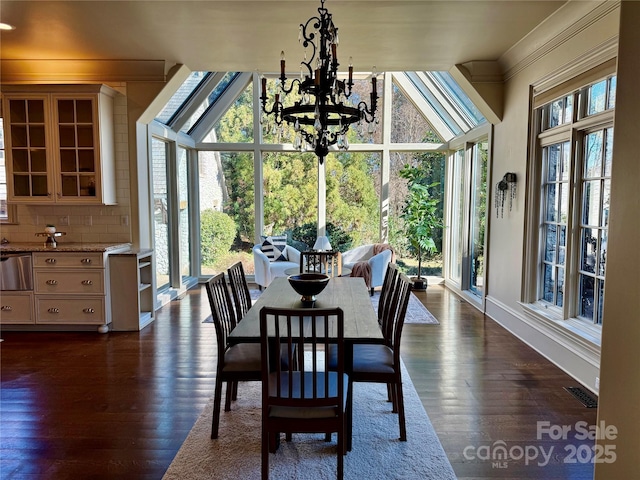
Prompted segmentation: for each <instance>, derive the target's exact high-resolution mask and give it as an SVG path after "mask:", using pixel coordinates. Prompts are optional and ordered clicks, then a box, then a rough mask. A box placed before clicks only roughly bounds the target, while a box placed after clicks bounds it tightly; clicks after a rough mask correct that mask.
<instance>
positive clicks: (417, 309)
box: [205, 289, 440, 325]
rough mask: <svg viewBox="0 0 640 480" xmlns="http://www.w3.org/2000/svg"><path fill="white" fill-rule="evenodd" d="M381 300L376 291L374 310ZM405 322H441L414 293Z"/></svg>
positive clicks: (253, 294)
mask: <svg viewBox="0 0 640 480" xmlns="http://www.w3.org/2000/svg"><path fill="white" fill-rule="evenodd" d="M249 293H250V294H251V299H252V300H253V301H254V302H255V301H256V299H257V298H258V297H259V296H260V293H262V292H260V290H255V289H254V290H250V291H249ZM379 300H380V291H376V292H374V294H373V295H372V297H371V303H372V305H373V308H374V310H376V311H378V301H379ZM205 321H207V322H211V317H208V318H207V320H205ZM404 322H405V323H424V324H430V325H439V324H440V322H438V320H436V317H434V316H433V315H432V314H431V312H430V311H429V310H427V307H425V306H424V305H423V304H422V302H421V301H420V300H419V299H418V297H416V296H415V295H414V294H413V293H412V294H411V296H410V297H409V305H407V314H406V316H405V318H404Z"/></svg>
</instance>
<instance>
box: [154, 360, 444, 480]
mask: <svg viewBox="0 0 640 480" xmlns="http://www.w3.org/2000/svg"><path fill="white" fill-rule="evenodd" d="M402 368H403V381H404V387H403V388H404V397H405V411H406V425H407V441H406V442H401V441H399V440H398V437H399V430H398V416H397V415H396V414H394V413H391V404H390V403H389V402H387V389H386V385H378V384H367V383H356V384H354V398H353V409H354V412H353V449H352V450H351V451H350V452H349V453H348V454H347V455H346V456H345V458H344V468H345V475H344V478H345V479H353V480H356V479H363V478H364V479H367V480H376V479H380V480H383V479H384V480H389V479H403V480H407V479H415V480H430V479H432V480H447V479H455V478H456V476H455V474H454V472H453V469H452V467H451V464H450V463H449V461H448V459H447V457H446V455H445V453H444V450H443V448H442V445H441V444H440V441H439V440H438V436H437V435H436V433H435V431H434V430H433V426H432V425H431V422H430V421H429V417H428V416H427V414H426V412H425V410H424V408H423V407H422V403H421V402H420V399H419V398H418V394H417V393H416V390H415V388H414V386H413V384H412V382H411V379H410V378H409V375H408V373H407V371H406V369H405V367H404V365H403V367H402ZM223 397H224V395H223ZM211 402H212V401H211V400H210V401H209V404H208V405H207V406H206V407H205V409H204V411H203V412H202V414H201V415H200V418H198V420H197V421H196V423H195V425H194V427H193V429H192V430H191V432H190V433H189V435H188V436H187V439H186V440H185V441H184V443H183V444H182V447H181V448H180V450H179V451H178V453H177V455H176V457H175V458H174V460H173V462H172V463H171V465H170V466H169V469H168V470H167V472H166V474H165V475H164V477H163V478H164V479H165V480H197V479H198V480H199V479H216V480H224V479H229V480H237V479H242V480H250V479H259V478H260V467H261V460H260V448H261V446H260V436H261V415H262V414H261V407H260V402H261V400H260V383H259V382H245V383H240V385H239V387H238V400H237V401H236V402H234V403H233V404H232V407H231V411H230V412H225V411H224V409H223V411H222V412H221V414H220V430H219V438H218V439H217V440H211V438H210V434H211V414H212V403H211ZM223 402H224V398H223ZM269 464H270V478H271V479H276V480H281V479H292V480H294V479H295V480H307V479H308V480H319V479H334V478H336V435H335V434H334V435H333V437H332V441H331V442H325V441H324V435H322V434H294V435H293V441H292V442H287V441H285V440H284V437H283V438H282V440H281V442H280V448H279V449H278V451H277V452H276V453H275V454H270V457H269Z"/></svg>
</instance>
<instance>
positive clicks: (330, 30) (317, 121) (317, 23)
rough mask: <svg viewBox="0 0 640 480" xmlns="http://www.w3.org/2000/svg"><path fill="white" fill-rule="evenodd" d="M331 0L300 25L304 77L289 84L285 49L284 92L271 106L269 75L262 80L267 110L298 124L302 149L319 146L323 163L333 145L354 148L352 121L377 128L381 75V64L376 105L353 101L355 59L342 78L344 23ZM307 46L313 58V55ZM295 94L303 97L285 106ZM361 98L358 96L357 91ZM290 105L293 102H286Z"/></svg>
mask: <svg viewBox="0 0 640 480" xmlns="http://www.w3.org/2000/svg"><path fill="white" fill-rule="evenodd" d="M324 2H325V0H320V3H321V5H320V7H319V8H318V14H319V15H318V16H315V17H311V18H310V19H309V20H307V22H306V23H304V24H302V23H301V24H300V33H299V36H298V41H299V42H300V43H301V44H302V46H303V47H304V49H305V56H304V60H303V61H302V62H300V78H299V79H297V78H296V79H293V80H291V81H290V82H289V84H288V85H287V76H286V74H285V57H284V51H283V52H282V53H281V54H280V77H279V88H278V90H277V91H278V93H275V95H274V101H273V104H272V105H271V107H270V108H267V79H266V78H265V77H264V76H263V77H262V78H261V81H262V95H261V96H260V99H261V100H262V111H263V112H264V113H265V114H266V115H267V116H269V115H273V121H274V122H275V124H276V125H277V127H278V128H280V129H281V128H282V125H283V122H286V123H287V124H289V125H291V126H293V129H294V131H295V138H294V141H293V145H294V147H295V148H296V149H297V150H299V151H307V150H313V151H314V152H315V153H316V155H317V156H318V159H319V161H320V163H323V161H324V157H325V156H326V155H327V153H328V152H329V147H330V146H331V145H336V146H337V147H338V148H339V149H340V150H347V149H348V148H349V141H348V140H347V132H348V130H349V127H350V126H351V124H353V123H356V122H358V123H359V124H362V122H365V123H367V124H369V125H370V128H369V132H370V133H373V129H374V125H375V123H377V118H376V107H377V100H378V94H377V79H376V72H375V67H374V69H373V73H372V75H371V93H370V97H371V101H370V106H367V104H366V103H365V102H364V101H360V102H359V103H358V104H357V105H355V106H354V105H353V104H352V103H351V102H350V100H349V99H350V97H351V94H352V88H353V85H354V83H353V64H352V61H351V58H349V77H348V79H347V80H346V81H345V80H340V79H338V65H340V64H339V63H338V54H337V50H338V28H337V27H336V26H335V25H334V24H333V20H332V16H331V14H330V13H329V11H328V10H327V9H326V8H324ZM307 51H309V52H310V58H309V59H308V60H307ZM292 92H293V93H294V94H295V95H297V97H298V99H297V100H294V101H293V105H292V106H287V107H285V106H284V103H285V98H286V96H287V95H288V94H290V93H292ZM354 97H355V95H354ZM286 103H287V104H290V102H286Z"/></svg>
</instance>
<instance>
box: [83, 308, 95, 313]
mask: <svg viewBox="0 0 640 480" xmlns="http://www.w3.org/2000/svg"><path fill="white" fill-rule="evenodd" d="M82 311H83V312H84V313H96V311H95V309H93V308H85V309H84V310H82Z"/></svg>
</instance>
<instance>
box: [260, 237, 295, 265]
mask: <svg viewBox="0 0 640 480" xmlns="http://www.w3.org/2000/svg"><path fill="white" fill-rule="evenodd" d="M286 246H287V236H286V235H278V236H275V235H273V236H269V237H262V247H261V248H260V249H261V250H262V251H263V253H264V254H265V255H266V256H267V258H268V259H269V261H270V262H280V261H283V260H285V261H286V260H289V258H288V257H287V252H286V250H285V247H286Z"/></svg>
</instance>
